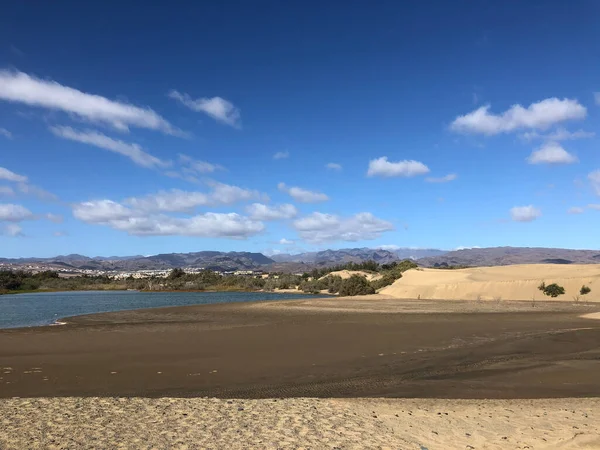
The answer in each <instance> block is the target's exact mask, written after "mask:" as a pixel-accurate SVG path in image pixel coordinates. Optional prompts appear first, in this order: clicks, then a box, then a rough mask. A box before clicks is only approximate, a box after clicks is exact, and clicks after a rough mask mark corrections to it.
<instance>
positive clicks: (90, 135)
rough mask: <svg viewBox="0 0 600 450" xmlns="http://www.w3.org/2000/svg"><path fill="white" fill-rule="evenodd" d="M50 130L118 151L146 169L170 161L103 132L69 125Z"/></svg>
mask: <svg viewBox="0 0 600 450" xmlns="http://www.w3.org/2000/svg"><path fill="white" fill-rule="evenodd" d="M50 131H51V132H52V133H53V134H54V135H55V136H57V137H60V138H62V139H68V140H70V141H75V142H81V143H82V144H88V145H93V146H94V147H98V148H102V149H104V150H108V151H111V152H113V153H118V154H119V155H122V156H126V157H127V158H129V159H131V160H132V161H133V162H134V163H135V164H137V165H138V166H141V167H145V168H147V169H154V168H164V167H168V166H169V165H170V163H169V162H168V161H163V160H161V159H160V158H157V157H156V156H152V155H151V154H150V153H147V152H145V151H144V150H143V149H142V147H140V146H139V145H138V144H133V143H128V142H123V141H120V140H117V139H113V138H111V137H109V136H106V135H105V134H102V133H99V132H97V131H93V130H85V131H77V130H74V129H73V128H71V127H59V126H56V127H50Z"/></svg>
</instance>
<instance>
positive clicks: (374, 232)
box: [293, 212, 394, 243]
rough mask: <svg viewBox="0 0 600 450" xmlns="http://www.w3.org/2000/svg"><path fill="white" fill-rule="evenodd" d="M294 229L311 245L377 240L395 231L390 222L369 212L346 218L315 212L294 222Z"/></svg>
mask: <svg viewBox="0 0 600 450" xmlns="http://www.w3.org/2000/svg"><path fill="white" fill-rule="evenodd" d="M293 227H294V228H295V229H296V231H297V232H298V234H299V235H300V237H301V238H302V239H304V240H306V241H308V242H311V243H320V242H327V241H362V240H370V239H377V238H378V237H380V236H381V234H382V233H383V232H386V231H391V230H393V229H394V226H393V225H392V224H391V223H390V222H388V221H386V220H382V219H379V218H377V217H375V216H373V214H371V213H367V212H362V213H358V214H356V215H354V216H351V217H346V218H342V217H339V216H335V215H331V214H323V213H320V212H314V213H312V214H311V215H309V216H306V217H303V218H300V219H298V220H296V221H294V223H293Z"/></svg>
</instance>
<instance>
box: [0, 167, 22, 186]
mask: <svg viewBox="0 0 600 450" xmlns="http://www.w3.org/2000/svg"><path fill="white" fill-rule="evenodd" d="M0 180H6V181H12V182H15V183H26V182H27V177H26V176H24V175H19V174H17V173H14V172H11V171H10V170H8V169H6V168H4V167H0Z"/></svg>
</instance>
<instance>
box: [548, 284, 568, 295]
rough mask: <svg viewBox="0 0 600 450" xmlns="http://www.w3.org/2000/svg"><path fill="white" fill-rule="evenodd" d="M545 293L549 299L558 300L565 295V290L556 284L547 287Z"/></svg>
mask: <svg viewBox="0 0 600 450" xmlns="http://www.w3.org/2000/svg"><path fill="white" fill-rule="evenodd" d="M543 292H544V295H547V296H548V297H552V298H556V297H558V296H559V295H563V294H564V293H565V288H564V287H562V286H559V285H558V284H556V283H552V284H549V285H548V286H546V287H545V288H544V291H543Z"/></svg>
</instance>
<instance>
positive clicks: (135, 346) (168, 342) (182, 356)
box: [0, 298, 600, 398]
mask: <svg viewBox="0 0 600 450" xmlns="http://www.w3.org/2000/svg"><path fill="white" fill-rule="evenodd" d="M599 310H600V305H598V306H595V307H589V306H582V305H569V304H557V303H554V304H542V303H538V304H536V307H535V308H533V307H532V306H531V305H529V304H526V303H520V304H517V303H508V302H506V303H504V304H501V305H492V304H491V303H489V304H486V305H480V304H476V303H475V302H470V303H467V302H432V301H429V302H428V301H420V302H417V301H413V302H411V301H403V300H390V299H379V298H373V299H368V300H364V299H363V300H346V299H327V300H297V301H296V300H295V301H287V302H267V303H252V304H250V303H248V304H228V305H204V306H191V307H177V308H160V309H151V310H140V311H122V312H116V313H107V314H96V315H90V316H82V317H77V318H74V319H70V320H68V322H69V324H68V325H64V326H55V327H40V328H32V329H18V330H3V331H0V397H13V396H20V397H32V396H44V397H47V396H169V397H175V396H183V397H188V396H216V397H235V398H263V397H264V398H273V397H419V398H423V397H429V398H546V397H598V396H600V382H598V380H600V321H599V320H590V319H584V318H580V317H579V316H580V315H581V314H585V313H590V312H595V311H599ZM363 311H367V312H363Z"/></svg>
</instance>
